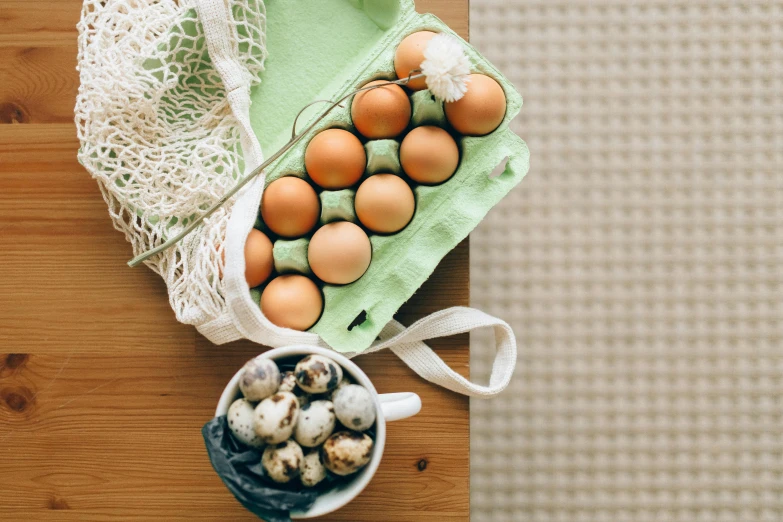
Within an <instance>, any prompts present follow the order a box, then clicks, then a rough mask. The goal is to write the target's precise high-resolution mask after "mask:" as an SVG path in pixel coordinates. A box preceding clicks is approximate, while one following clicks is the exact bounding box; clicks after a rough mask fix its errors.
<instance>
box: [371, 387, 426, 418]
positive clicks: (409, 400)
mask: <svg viewBox="0 0 783 522" xmlns="http://www.w3.org/2000/svg"><path fill="white" fill-rule="evenodd" d="M378 399H379V400H380V401H381V413H383V417H384V418H385V419H386V421H387V422H391V421H396V420H400V419H407V418H408V417H413V416H414V415H416V414H417V413H419V412H420V411H421V397H419V396H418V395H416V394H415V393H413V392H401V393H382V394H380V395H378Z"/></svg>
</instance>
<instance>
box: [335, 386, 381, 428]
mask: <svg viewBox="0 0 783 522" xmlns="http://www.w3.org/2000/svg"><path fill="white" fill-rule="evenodd" d="M333 398H334V413H335V415H336V416H337V420H339V421H340V422H341V423H342V424H343V426H345V427H346V428H350V429H352V430H356V431H364V430H366V429H367V428H369V427H370V426H372V425H373V423H374V422H375V402H374V401H373V399H372V395H370V392H369V391H367V388H365V387H363V386H359V385H358V384H348V385H346V386H342V387H341V388H340V389H339V390H337V391H336V392H335V393H334V396H333Z"/></svg>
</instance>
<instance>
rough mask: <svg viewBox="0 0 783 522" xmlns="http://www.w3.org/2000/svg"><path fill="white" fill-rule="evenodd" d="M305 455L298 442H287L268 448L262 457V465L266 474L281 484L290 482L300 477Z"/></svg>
mask: <svg viewBox="0 0 783 522" xmlns="http://www.w3.org/2000/svg"><path fill="white" fill-rule="evenodd" d="M303 460H304V453H302V448H301V447H300V446H299V444H297V443H296V442H294V441H292V440H287V441H285V442H281V443H280V444H274V445H272V446H267V448H266V449H265V450H264V454H263V455H262V456H261V465H262V466H263V467H264V471H266V474H267V475H268V476H269V478H271V479H272V480H274V481H275V482H279V483H280V484H285V483H286V482H290V481H291V479H293V478H296V477H297V476H298V475H299V468H300V467H301V466H302V461H303Z"/></svg>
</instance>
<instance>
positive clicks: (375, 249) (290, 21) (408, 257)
mask: <svg viewBox="0 0 783 522" xmlns="http://www.w3.org/2000/svg"><path fill="white" fill-rule="evenodd" d="M353 4H355V3H353ZM359 5H360V7H361V8H360V9H357V8H356V7H355V6H354V5H352V2H350V1H348V0H323V1H319V2H318V3H312V2H311V3H307V4H306V6H305V4H304V3H302V4H298V3H293V4H292V3H290V2H289V3H286V2H284V0H268V1H267V14H268V18H269V20H274V21H275V23H274V24H272V23H270V24H269V27H268V33H267V45H268V47H269V50H270V57H269V59H268V63H267V70H266V71H265V72H264V77H263V78H262V82H261V84H260V85H259V86H258V87H256V88H254V90H253V92H252V94H251V97H252V100H253V104H252V107H251V123H252V126H253V129H254V131H255V132H256V135H257V136H258V137H259V140H260V142H261V145H262V148H263V150H264V151H265V153H266V154H271V153H272V152H274V151H275V150H277V149H279V148H280V147H281V146H282V145H283V144H284V143H285V142H286V141H287V140H288V139H289V137H290V133H291V124H292V122H293V119H294V116H295V115H296V113H297V112H298V111H299V110H300V109H301V108H302V107H304V106H305V105H307V104H308V103H310V102H312V101H313V100H325V99H330V100H335V99H338V98H340V97H342V96H344V95H345V94H347V93H348V92H351V91H353V90H355V89H357V88H360V87H362V86H364V85H365V84H366V83H368V82H370V81H372V80H375V79H383V78H385V79H389V78H394V67H393V62H394V53H395V50H396V48H397V45H398V44H399V42H400V41H401V40H402V39H403V38H405V37H406V36H408V35H409V34H411V33H414V32H417V31H422V30H429V31H433V32H440V33H448V34H451V35H454V36H455V37H456V38H459V37H458V36H457V35H455V34H454V33H453V31H451V30H450V29H449V28H448V27H447V26H446V25H445V24H443V23H442V22H441V21H440V20H439V19H437V18H436V17H434V16H432V15H420V14H418V13H416V12H415V10H414V5H413V1H412V0H364V1H363V2H360V3H359ZM370 13H372V14H370ZM324 20H329V21H330V23H328V24H324V23H323V21H324ZM379 20H380V21H379ZM390 20H391V22H390ZM292 34H302V35H307V37H306V38H292V36H291V35H292ZM460 42H461V43H462V45H463V46H464V49H465V52H466V54H467V56H468V58H469V60H470V62H471V71H472V72H474V73H481V74H485V75H488V76H490V77H492V78H494V79H495V80H496V81H498V83H499V84H500V86H501V87H502V88H503V91H504V94H505V96H506V115H505V118H504V120H503V122H502V123H501V124H500V126H499V127H498V128H497V129H496V130H494V131H493V132H492V133H490V134H488V135H486V136H482V137H459V136H455V138H457V143H458V147H459V149H460V163H459V166H458V168H457V171H456V172H455V173H454V175H453V176H452V177H451V178H450V179H449V180H447V181H446V182H444V183H442V184H440V185H433V186H424V185H415V184H413V191H414V195H415V199H416V212H415V214H414V216H413V219H412V220H411V222H410V223H409V224H408V226H407V227H405V228H404V229H403V230H401V231H400V232H398V233H395V234H391V235H379V234H370V235H369V237H370V242H371V244H372V262H371V263H370V266H369V268H368V269H367V271H366V272H365V274H364V275H363V276H362V277H361V278H360V279H358V280H357V281H355V282H353V283H350V284H347V285H342V286H337V285H324V286H323V294H324V311H323V314H322V316H321V318H320V319H319V321H318V322H317V323H316V324H315V325H314V326H313V327H312V328H311V330H310V331H312V332H315V333H317V334H318V335H320V336H321V338H323V339H324V341H325V342H326V343H328V344H329V345H330V346H331V347H333V348H334V349H336V350H338V351H341V352H361V351H362V350H364V349H366V348H367V347H369V346H370V345H371V344H372V342H373V341H374V340H375V339H376V338H377V336H378V334H379V333H380V331H381V329H382V328H383V327H384V326H385V325H386V324H387V323H388V321H390V320H391V319H392V318H393V316H394V314H395V313H396V311H397V310H398V309H399V307H400V306H401V305H402V304H403V303H404V302H406V301H407V300H408V299H409V298H410V297H411V295H413V293H414V292H415V291H416V290H417V289H418V288H419V287H420V286H421V284H422V283H424V281H426V279H427V278H428V277H429V276H430V274H431V273H432V271H433V270H434V269H435V267H436V266H437V264H438V263H439V262H440V260H441V259H442V258H443V257H444V256H445V255H446V254H447V253H448V252H449V251H450V250H451V249H453V248H454V247H455V246H456V245H457V244H458V243H459V242H460V241H462V240H463V239H464V238H465V237H466V236H467V235H468V234H469V233H470V231H471V230H472V229H473V228H474V227H475V226H476V225H477V224H478V223H479V222H480V221H481V219H482V218H483V217H484V216H485V215H486V213H487V212H488V211H489V209H490V208H492V207H493V206H494V205H495V204H497V203H498V202H499V201H500V199H502V197H503V196H505V195H506V193H508V191H509V190H511V188H513V187H514V186H515V185H516V184H518V183H519V182H520V181H521V179H522V177H523V176H524V175H525V174H526V173H527V170H528V164H529V153H528V150H527V146H526V145H525V143H524V142H523V141H522V140H521V139H520V138H519V137H517V136H516V135H515V134H514V133H513V132H511V131H510V130H509V129H508V123H509V121H510V120H511V119H512V118H513V117H514V116H515V115H516V114H517V113H518V112H519V109H520V107H521V105H522V99H521V96H520V95H519V94H518V93H517V92H516V91H515V90H514V88H513V86H512V85H511V84H510V83H509V82H508V81H507V80H506V79H505V78H504V77H503V76H502V75H501V74H500V73H499V72H498V71H497V70H496V69H495V68H494V67H493V66H492V65H491V64H490V63H489V62H488V61H486V60H485V59H484V58H483V57H482V56H481V55H480V54H479V53H478V52H477V51H476V50H475V49H473V48H472V47H471V46H470V44H468V43H467V42H465V41H464V40H461V39H460ZM294 86H295V87H296V88H293V87H294ZM408 94H409V95H411V96H410V99H411V102H412V107H413V113H414V115H413V117H412V119H411V123H410V125H409V128H408V130H407V131H409V130H410V129H411V128H413V127H414V126H419V125H425V124H426V125H430V124H434V125H436V126H439V127H442V128H445V129H446V130H448V131H449V132H450V133H452V135H454V132H453V130H452V129H451V128H450V126H449V125H448V124H447V122H446V120H445V117H444V116H443V106H442V104H439V103H438V102H437V101H433V100H432V99H431V96H430V95H429V93H428V92H427V91H420V92H418V93H408ZM322 110H323V106H320V105H316V106H314V107H312V108H311V109H310V110H308V111H307V112H306V113H305V114H304V115H303V117H302V118H301V119H300V122H299V124H298V127H299V129H303V128H306V127H307V126H308V125H310V124H312V122H313V121H314V118H315V117H316V116H317V115H318V114H320V113H321V111H322ZM334 127H339V128H342V129H346V130H349V131H350V132H352V133H354V134H355V135H357V136H358V137H359V139H360V140H361V141H362V143H363V144H364V145H365V151H366V152H367V169H366V172H365V176H364V178H363V179H366V177H367V176H368V175H371V174H376V173H379V172H381V170H379V169H381V167H379V166H378V165H384V162H386V163H389V162H392V165H391V166H392V167H395V168H396V172H395V170H392V169H390V170H389V172H390V173H395V174H401V175H403V178H404V179H407V177H405V176H404V174H402V173H401V169H400V168H399V167H398V166H397V165H399V148H398V147H399V145H398V144H397V140H371V141H370V140H367V139H365V138H363V137H362V136H360V135H359V134H358V133H357V132H356V130H355V129H353V127H352V125H351V116H350V100H346V103H344V104H343V106H342V107H338V108H336V109H335V110H333V111H332V113H330V114H329V115H328V116H327V117H326V118H324V119H323V120H321V121H320V122H318V124H317V125H315V127H314V128H313V129H311V130H310V131H309V132H308V134H307V135H306V136H304V137H303V138H302V140H301V141H300V142H299V143H297V144H296V145H295V146H294V147H293V148H292V149H291V150H289V151H288V152H286V153H285V154H284V155H283V156H282V157H281V158H279V159H278V160H277V161H276V162H275V163H274V164H273V165H271V166H270V168H269V169H268V170H267V173H266V174H267V184H268V183H270V182H271V181H273V180H275V179H277V178H279V177H281V176H284V175H290V174H292V173H293V174H295V175H297V176H300V177H303V178H305V179H307V174H306V172H305V168H304V152H305V150H306V148H307V145H308V143H309V142H310V140H311V139H312V138H313V137H314V136H315V135H316V134H317V133H319V132H321V131H323V130H326V129H329V128H334ZM407 131H406V132H407ZM404 136H405V133H403V135H401V136H400V137H399V139H400V140H401V139H402V138H403V137H404ZM373 141H375V142H387V143H373ZM395 146H396V147H397V150H396V152H395V151H394V149H395ZM384 148H386V150H384ZM371 156H372V158H371ZM395 160H396V163H395ZM504 162H505V168H504V170H503V172H502V173H501V174H500V175H499V176H494V177H490V176H489V174H490V173H491V172H492V171H493V169H495V167H496V166H498V165H499V164H502V163H504ZM384 166H386V165H384ZM382 170H386V169H385V168H384V169H382ZM357 187H358V184H357V185H356V186H353V187H351V190H355V189H356V188H357ZM324 194H325V191H322V192H321V201H322V204H323V202H324V198H329V197H332V196H330V195H324ZM338 207H339V205H338ZM331 208H336V207H331ZM340 219H344V217H343V218H340ZM297 241H300V244H302V243H304V241H302V240H297ZM305 241H306V240H305ZM278 243H279V241H278V242H276V243H275V249H274V250H275V265H276V267H277V264H278V253H277V251H278ZM283 245H284V244H281V249H282V247H283ZM295 250H297V252H298V256H299V258H300V262H299V265H298V267H299V269H302V266H303V264H302V263H301V259H304V260H305V261H306V258H307V256H306V248H303V247H302V246H299V247H298V249H295ZM281 253H282V251H281ZM283 257H285V256H282V255H281V256H280V258H281V261H282V260H283ZM293 257H294V256H293V255H289V256H288V257H287V260H289V262H291V261H290V260H292V259H293ZM282 266H283V265H281V268H282ZM289 266H290V267H293V265H289ZM289 269H293V268H289ZM259 313H260V311H259Z"/></svg>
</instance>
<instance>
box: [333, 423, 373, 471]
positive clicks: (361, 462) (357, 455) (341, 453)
mask: <svg viewBox="0 0 783 522" xmlns="http://www.w3.org/2000/svg"><path fill="white" fill-rule="evenodd" d="M372 447H373V442H372V439H371V438H370V437H369V436H368V435H366V434H364V433H357V432H355V431H338V432H337V433H335V434H333V435H332V436H331V437H329V438H328V439H326V442H324V445H323V446H321V462H323V464H324V466H325V467H326V469H328V470H329V471H331V472H332V473H334V474H335V475H341V476H344V475H350V474H351V473H356V472H357V471H359V470H360V469H362V468H363V467H364V466H366V465H367V463H368V462H370V456H371V455H372Z"/></svg>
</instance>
